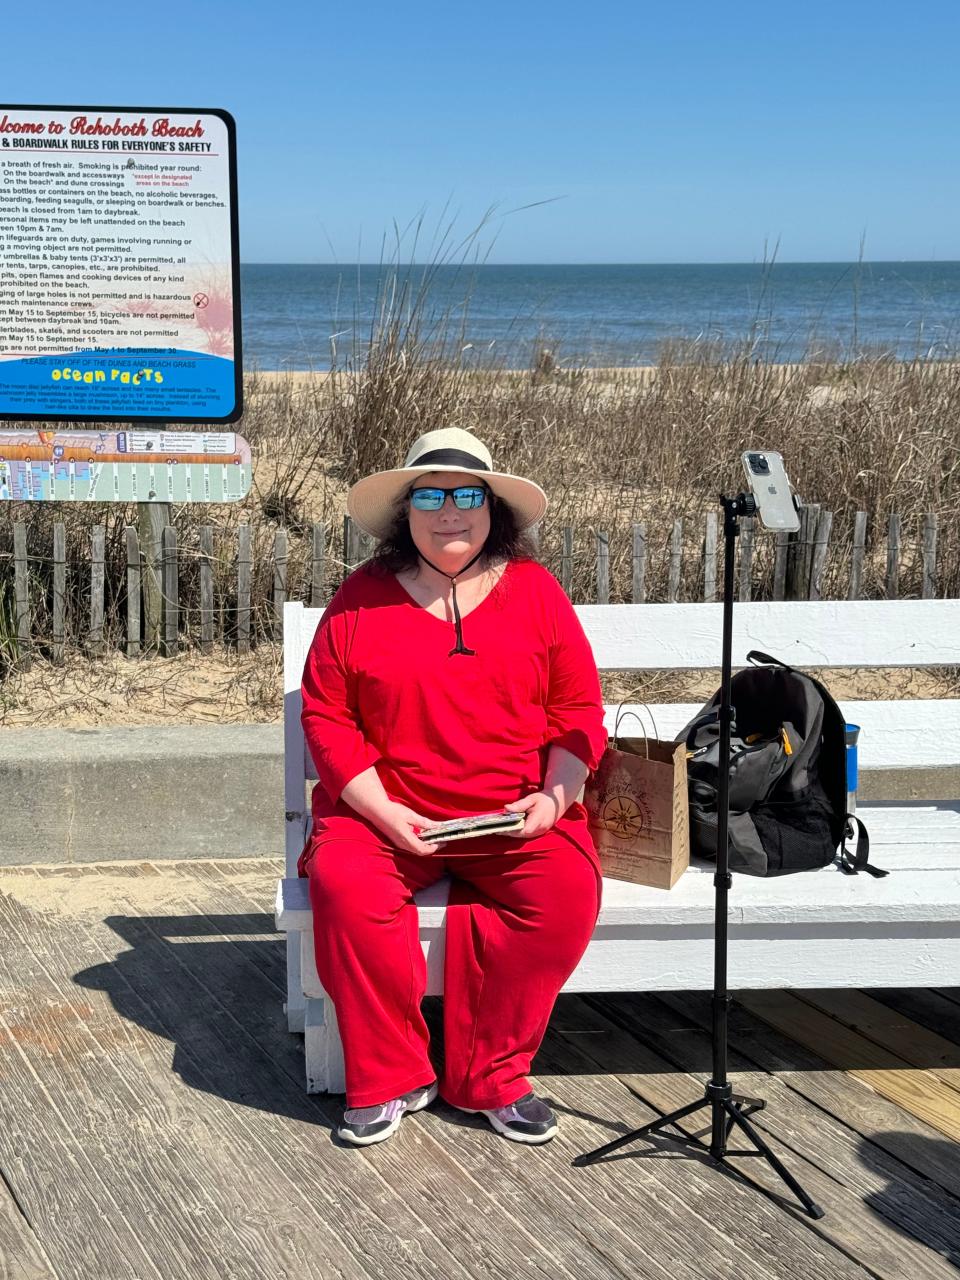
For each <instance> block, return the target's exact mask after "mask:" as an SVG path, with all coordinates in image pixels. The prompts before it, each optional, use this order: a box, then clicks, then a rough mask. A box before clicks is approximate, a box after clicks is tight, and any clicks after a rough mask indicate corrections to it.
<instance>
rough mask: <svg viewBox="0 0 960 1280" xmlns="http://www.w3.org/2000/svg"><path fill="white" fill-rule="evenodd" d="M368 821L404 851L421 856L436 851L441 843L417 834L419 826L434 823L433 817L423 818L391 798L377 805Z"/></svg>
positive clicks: (391, 842)
mask: <svg viewBox="0 0 960 1280" xmlns="http://www.w3.org/2000/svg"><path fill="white" fill-rule="evenodd" d="M370 821H371V822H372V823H373V824H374V826H375V827H377V828H378V829H379V830H380V831H381V832H382V834H383V835H385V836H386V838H387V840H388V841H389V842H390V844H392V845H393V846H394V848H396V849H402V850H403V852H404V853H415V854H418V855H420V856H421V857H423V856H424V855H425V854H428V853H436V851H437V850H438V849H439V848H440V845H441V844H442V843H443V841H442V840H434V841H433V842H432V843H428V842H426V841H424V840H421V839H420V837H419V836H418V835H417V831H418V830H419V829H420V828H422V827H429V826H431V825H434V820H433V819H431V818H425V817H424V816H423V815H422V814H420V813H415V812H414V811H413V809H408V808H407V806H406V805H405V804H396V803H394V801H392V800H388V801H387V803H386V804H385V805H383V806H382V807H378V809H377V812H376V813H375V814H371V815H370Z"/></svg>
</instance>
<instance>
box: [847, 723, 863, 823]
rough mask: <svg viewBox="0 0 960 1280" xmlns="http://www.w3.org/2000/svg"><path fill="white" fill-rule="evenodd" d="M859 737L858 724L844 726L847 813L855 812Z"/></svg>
mask: <svg viewBox="0 0 960 1280" xmlns="http://www.w3.org/2000/svg"><path fill="white" fill-rule="evenodd" d="M859 737H860V726H859V725H858V724H845V725H844V742H845V743H846V749H847V813H856V811H857V739H858V738H859Z"/></svg>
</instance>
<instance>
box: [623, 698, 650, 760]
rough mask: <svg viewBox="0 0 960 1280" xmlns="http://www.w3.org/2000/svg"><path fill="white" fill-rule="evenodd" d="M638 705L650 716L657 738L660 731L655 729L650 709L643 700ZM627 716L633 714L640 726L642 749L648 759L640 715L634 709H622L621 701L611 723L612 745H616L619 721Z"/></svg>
mask: <svg viewBox="0 0 960 1280" xmlns="http://www.w3.org/2000/svg"><path fill="white" fill-rule="evenodd" d="M640 706H641V707H643V708H644V710H645V711H646V713H647V715H648V716H649V717H650V723H651V724H652V725H653V736H654V737H655V738H659V737H660V733H659V730H658V729H657V722H656V720H654V718H653V712H652V711H651V710H650V708H649V706H648V705H647V703H645V702H641V703H640ZM627 716H633V718H634V720H636V722H637V724H638V725H639V726H640V731H641V732H642V734H643V745H644V750H645V752H646V756H647V759H648V760H649V759H650V743H649V741H648V739H647V730H646V728H645V726H644V723H643V721H642V720H641V719H640V717H639V716H638V715H637V713H636V711H624V709H623V703H622V702H621V703H620V705H619V706H618V707H617V716H616V719H615V721H614V724H613V745H614V747H616V745H617V740H618V738H619V736H620V721H621V720H622V719H625V718H626V717H627Z"/></svg>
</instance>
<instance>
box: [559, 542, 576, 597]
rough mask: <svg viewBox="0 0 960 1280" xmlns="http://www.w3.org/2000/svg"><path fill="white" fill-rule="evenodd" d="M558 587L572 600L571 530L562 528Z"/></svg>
mask: <svg viewBox="0 0 960 1280" xmlns="http://www.w3.org/2000/svg"><path fill="white" fill-rule="evenodd" d="M560 585H561V587H563V589H564V591H565V592H566V593H567V595H568V596H569V597H570V598H571V599H573V529H572V527H571V526H570V525H568V524H567V525H564V526H563V552H562V554H561V556H560Z"/></svg>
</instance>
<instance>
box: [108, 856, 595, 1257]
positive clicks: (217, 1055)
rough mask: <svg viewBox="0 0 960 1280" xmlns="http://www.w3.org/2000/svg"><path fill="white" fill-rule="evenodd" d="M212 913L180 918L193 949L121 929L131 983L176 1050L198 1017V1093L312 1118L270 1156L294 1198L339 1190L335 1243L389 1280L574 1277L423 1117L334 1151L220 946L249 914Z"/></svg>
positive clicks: (259, 980)
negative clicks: (382, 1264)
mask: <svg viewBox="0 0 960 1280" xmlns="http://www.w3.org/2000/svg"><path fill="white" fill-rule="evenodd" d="M181 867H183V864H181ZM172 874H173V875H175V876H176V875H178V874H179V878H180V879H181V881H182V885H183V887H182V889H181V890H179V893H180V895H181V896H180V898H179V901H180V902H181V904H182V908H183V909H184V910H186V911H188V912H191V911H192V912H194V913H196V910H197V909H196V906H195V902H196V899H197V897H198V894H197V884H196V882H195V881H193V880H192V878H191V876H190V874H189V869H186V870H185V871H180V872H179V873H178V872H177V871H173V872H172ZM208 903H209V910H210V911H211V913H212V914H211V916H210V917H207V916H204V915H200V914H199V913H196V914H188V915H187V917H186V918H187V920H188V921H189V922H190V924H191V926H192V927H193V928H194V929H195V930H196V936H197V937H198V938H201V939H202V942H199V943H187V944H184V943H179V944H174V945H171V944H170V942H168V941H165V938H164V933H165V931H166V930H171V931H176V930H178V929H182V928H183V927H184V918H183V917H182V916H180V917H173V916H171V917H166V918H164V917H149V916H145V917H143V918H136V917H135V916H133V915H130V916H128V917H125V918H124V920H123V921H122V929H123V933H124V936H125V937H126V938H127V941H128V942H130V943H131V945H132V947H133V952H134V954H137V955H140V956H149V959H150V963H149V966H148V967H147V968H146V969H145V970H144V971H143V972H142V973H141V974H138V975H137V977H136V979H134V978H133V977H131V981H136V983H137V985H138V986H139V987H142V992H141V994H142V995H143V998H144V1000H145V1001H147V1002H148V1003H150V1004H152V1005H154V1006H155V1007H156V1008H157V1009H158V1010H159V1012H160V1016H161V1017H162V1018H163V1019H164V1020H165V1022H167V1023H168V1025H169V1027H170V1034H171V1036H172V1037H173V1038H175V1039H177V1041H178V1043H179V1042H180V1039H181V1037H180V1035H179V1032H178V1019H179V1018H180V1017H181V1015H180V1012H179V1010H180V1009H181V1007H182V1005H183V1004H184V1003H186V1005H187V1006H188V1007H190V1008H191V1009H196V1010H200V1009H201V1008H202V1009H204V1010H205V1013H204V1017H203V1019H202V1023H201V1020H200V1019H199V1018H198V1017H194V1019H193V1020H192V1022H191V1025H190V1037H191V1045H192V1048H193V1050H194V1053H195V1055H196V1058H197V1060H198V1062H199V1063H200V1064H202V1066H201V1067H200V1073H199V1074H195V1075H194V1077H193V1078H194V1079H195V1080H196V1081H197V1084H198V1087H204V1088H206V1089H210V1090H213V1091H215V1092H216V1091H218V1090H222V1091H224V1092H225V1096H227V1097H234V1098H236V1097H237V1092H236V1091H237V1089H238V1087H239V1085H240V1083H241V1081H242V1090H243V1093H242V1095H241V1096H242V1097H243V1100H244V1101H246V1103H247V1105H248V1106H255V1107H257V1108H259V1109H260V1110H262V1111H269V1110H270V1109H271V1108H276V1107H277V1106H278V1105H282V1106H283V1108H284V1109H285V1110H286V1111H287V1113H288V1114H290V1113H291V1112H292V1114H294V1115H297V1116H302V1117H304V1118H306V1117H307V1116H310V1117H311V1118H312V1125H311V1130H312V1131H311V1130H308V1131H307V1134H306V1135H305V1136H306V1140H305V1141H304V1140H303V1138H301V1141H300V1143H299V1144H298V1143H297V1141H296V1137H294V1140H293V1141H291V1140H290V1139H289V1138H288V1136H287V1134H286V1131H285V1130H284V1131H280V1130H279V1128H277V1133H276V1138H275V1146H276V1150H277V1151H280V1152H282V1154H283V1158H284V1164H285V1166H286V1167H287V1169H288V1171H289V1173H290V1176H291V1177H292V1178H294V1179H295V1180H296V1181H297V1182H298V1183H299V1185H300V1186H301V1187H302V1188H304V1189H309V1188H311V1187H312V1186H313V1185H315V1184H317V1183H318V1182H319V1183H321V1184H323V1185H329V1184H330V1183H335V1184H336V1187H337V1197H336V1200H331V1201H330V1202H329V1203H327V1204H326V1205H324V1206H323V1213H324V1216H325V1217H326V1218H327V1219H328V1220H329V1221H331V1222H334V1223H335V1224H336V1227H337V1231H338V1234H339V1235H340V1237H341V1239H343V1240H344V1241H345V1242H349V1241H353V1242H354V1247H355V1248H358V1249H359V1250H360V1252H361V1253H362V1255H363V1256H364V1258H365V1261H367V1263H368V1264H369V1263H372V1262H373V1261H375V1259H376V1257H377V1252H378V1250H377V1247H376V1244H375V1242H376V1241H377V1240H381V1241H384V1242H389V1245H390V1247H391V1248H392V1250H393V1255H392V1256H391V1257H390V1259H389V1262H390V1267H389V1270H388V1272H387V1273H386V1274H389V1275H390V1276H391V1277H393V1276H400V1275H408V1276H410V1277H411V1280H412V1278H413V1277H417V1278H419V1277H420V1276H423V1275H426V1274H429V1275H434V1276H438V1277H440V1276H442V1277H444V1278H445V1280H446V1277H450V1278H451V1280H455V1278H457V1277H460V1276H467V1275H472V1274H477V1273H478V1272H479V1274H490V1275H494V1274H498V1275H499V1274H503V1273H507V1272H509V1271H510V1270H511V1268H515V1267H516V1260H517V1259H518V1258H522V1259H523V1260H524V1272H523V1274H525V1275H529V1276H543V1277H565V1276H567V1275H572V1274H573V1272H568V1270H567V1269H566V1267H565V1266H563V1264H562V1263H561V1262H560V1260H559V1259H558V1258H557V1257H555V1256H553V1255H552V1253H551V1252H550V1249H549V1243H548V1244H547V1246H546V1247H542V1246H541V1245H540V1244H539V1243H538V1242H537V1240H536V1239H535V1238H534V1237H533V1236H532V1235H531V1234H530V1233H529V1232H528V1231H527V1230H526V1229H525V1228H524V1227H523V1224H522V1223H520V1222H518V1221H514V1220H513V1219H512V1218H511V1217H510V1216H509V1215H508V1214H507V1213H506V1212H503V1211H501V1210H499V1207H498V1205H497V1201H496V1199H495V1198H494V1197H493V1196H492V1194H491V1192H490V1191H489V1190H488V1189H487V1188H485V1187H483V1186H481V1185H479V1184H475V1183H474V1182H473V1181H468V1180H466V1179H464V1178H463V1176H462V1174H461V1172H460V1170H459V1168H458V1166H457V1164H456V1162H455V1160H454V1159H453V1158H452V1157H451V1156H450V1155H449V1153H448V1152H447V1151H446V1150H445V1149H444V1148H443V1147H442V1146H440V1145H439V1144H436V1145H434V1147H433V1149H431V1144H428V1143H427V1142H426V1141H425V1139H424V1136H423V1135H422V1134H421V1133H420V1131H419V1128H418V1124H419V1121H420V1119H421V1117H417V1118H416V1119H411V1120H409V1121H407V1122H405V1126H404V1127H403V1128H402V1129H401V1131H400V1133H398V1134H397V1135H396V1138H395V1139H393V1140H392V1141H390V1142H388V1143H384V1144H383V1145H382V1146H377V1147H375V1148H371V1149H370V1150H369V1151H357V1150H356V1149H352V1148H344V1147H341V1146H340V1145H333V1144H332V1143H331V1142H330V1138H329V1136H328V1133H326V1132H324V1130H323V1128H321V1127H319V1126H320V1125H321V1124H322V1123H323V1122H324V1121H325V1122H326V1124H327V1126H329V1127H332V1126H333V1125H334V1124H335V1123H336V1121H337V1119H338V1118H339V1114H340V1107H339V1106H338V1105H335V1104H334V1102H333V1101H332V1100H331V1099H328V1098H325V1097H323V1096H322V1095H320V1096H318V1095H307V1094H306V1092H305V1081H304V1072H303V1064H302V1049H301V1047H300V1043H299V1041H295V1040H294V1038H293V1037H292V1036H291V1035H290V1034H289V1032H288V1031H287V1030H286V1026H285V1022H284V1018H283V1014H282V1009H281V1004H280V998H279V991H278V987H277V985H276V984H275V983H273V982H270V981H268V980H267V979H266V978H265V977H264V976H263V975H262V974H260V973H259V972H258V971H257V968H256V967H255V966H254V965H253V964H251V963H249V962H248V961H247V960H246V958H245V956H244V949H245V947H246V943H245V942H241V943H235V942H232V941H225V938H226V936H227V934H226V933H225V932H224V926H225V927H226V930H228V931H229V932H230V933H233V932H235V925H236V924H237V923H238V921H239V919H242V917H243V915H245V914H246V915H250V914H251V913H246V912H242V911H241V912H237V911H236V910H235V908H236V905H237V901H236V896H235V895H232V896H231V895H229V894H228V895H227V897H226V899H225V901H224V902H222V903H219V904H218V903H216V902H209V899H208ZM225 905H231V906H233V907H234V915H233V916H230V915H229V914H228V913H226V912H224V911H223V910H222V909H221V908H222V907H224V906H225ZM253 918H254V920H255V921H256V923H257V925H258V927H260V928H262V929H263V928H269V929H272V927H273V926H272V918H271V917H270V916H267V915H266V914H265V913H264V914H262V915H261V914H260V913H253ZM211 924H212V927H211ZM242 931H243V930H242V927H241V928H239V929H237V930H236V932H240V933H242ZM274 946H275V948H276V953H277V957H278V963H279V960H280V958H281V957H282V953H283V950H284V940H283V938H282V937H281V936H280V935H279V934H278V935H276V941H275V943H274ZM129 954H130V953H127V963H128V964H130V963H132V961H131V960H130V959H129ZM157 967H162V969H163V973H164V977H165V981H162V982H156V981H155V980H153V982H152V986H153V989H152V990H151V975H152V973H153V971H154V970H155V969H156V968H157ZM171 989H172V991H173V992H175V996H171ZM238 1063H239V1064H240V1070H239V1078H238ZM201 1077H202V1084H201ZM231 1091H232V1092H231ZM278 1099H279V1101H278ZM245 1123H246V1124H249V1123H250V1119H249V1118H248V1119H247V1120H246V1122H245ZM275 1127H277V1126H275ZM492 1222H495V1224H496V1226H495V1228H492ZM411 1239H413V1240H414V1241H415V1243H416V1254H417V1256H416V1257H410V1258H406V1259H405V1258H404V1257H402V1256H400V1255H399V1254H398V1253H397V1250H398V1249H399V1248H400V1247H401V1243H402V1242H409V1241H410V1240H411ZM383 1247H384V1246H383V1245H381V1249H382V1248H383ZM431 1254H432V1256H431ZM464 1258H466V1259H468V1260H469V1263H467V1262H464V1261H463V1259H464ZM603 1274H605V1275H610V1274H611V1272H610V1271H609V1270H607V1271H605V1272H604V1273H603ZM614 1274H615V1273H614Z"/></svg>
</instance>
